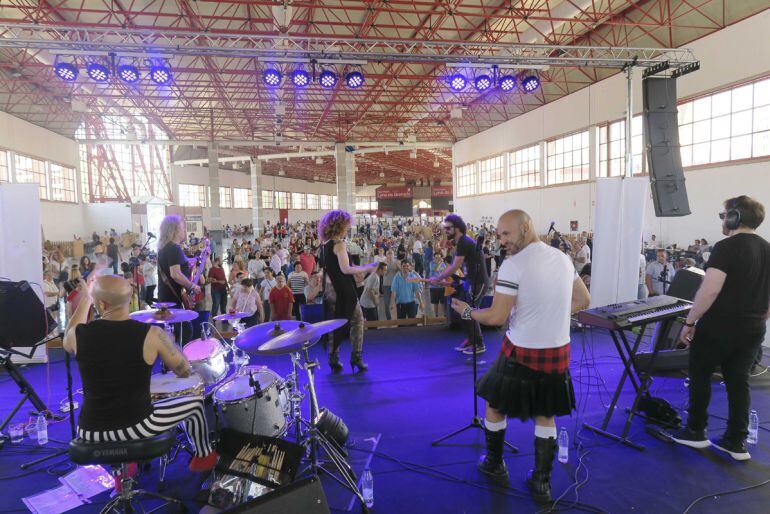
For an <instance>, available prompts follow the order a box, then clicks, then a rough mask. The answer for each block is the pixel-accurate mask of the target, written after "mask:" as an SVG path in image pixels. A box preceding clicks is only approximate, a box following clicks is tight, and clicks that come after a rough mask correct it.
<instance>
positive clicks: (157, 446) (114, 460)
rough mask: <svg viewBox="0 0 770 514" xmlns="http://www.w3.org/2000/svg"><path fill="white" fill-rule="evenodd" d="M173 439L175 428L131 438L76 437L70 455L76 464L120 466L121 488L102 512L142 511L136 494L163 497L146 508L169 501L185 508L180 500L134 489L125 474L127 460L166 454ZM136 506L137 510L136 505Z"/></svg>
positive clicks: (137, 460)
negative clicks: (96, 440)
mask: <svg viewBox="0 0 770 514" xmlns="http://www.w3.org/2000/svg"><path fill="white" fill-rule="evenodd" d="M175 442H176V430H170V431H168V432H164V433H163V434H160V435H157V436H155V437H148V438H146V439H137V440H134V441H120V442H114V441H109V442H101V443H92V442H87V441H84V440H82V439H80V438H78V439H73V440H72V441H70V445H69V456H70V460H72V462H74V463H75V464H81V465H88V464H108V465H110V466H117V467H120V468H121V470H122V474H121V477H122V478H121V481H122V485H123V491H122V492H121V493H120V494H118V495H117V496H115V497H114V498H113V499H112V500H110V501H109V502H108V503H107V505H105V506H104V508H103V509H102V510H101V512H102V513H107V512H137V511H138V512H144V510H143V509H142V506H141V504H140V503H139V500H138V498H139V497H148V498H156V499H159V500H164V501H165V503H163V504H162V505H161V506H159V507H156V508H154V509H152V510H150V511H147V512H155V511H158V510H160V509H163V508H164V507H166V506H167V505H169V504H174V505H176V506H177V507H178V508H179V509H180V510H182V511H184V510H185V507H184V504H183V503H182V502H181V501H180V500H177V499H174V498H170V497H168V496H163V495H161V494H158V493H154V492H150V491H144V490H142V489H133V485H134V480H133V478H130V477H129V476H128V464H129V463H130V462H144V461H148V460H151V459H154V458H156V457H160V456H162V455H165V454H167V453H168V452H169V451H170V450H171V447H172V446H173V445H174V443H175ZM137 506H138V510H137V509H136V507H137Z"/></svg>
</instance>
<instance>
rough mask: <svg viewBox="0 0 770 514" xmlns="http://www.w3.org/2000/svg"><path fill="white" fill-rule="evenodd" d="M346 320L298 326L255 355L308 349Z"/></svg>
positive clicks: (263, 346)
mask: <svg viewBox="0 0 770 514" xmlns="http://www.w3.org/2000/svg"><path fill="white" fill-rule="evenodd" d="M347 322H348V320H346V319H327V320H325V321H320V322H318V323H314V324H312V325H311V324H305V323H302V324H300V326H299V327H297V328H296V329H294V330H292V331H291V332H287V333H286V334H283V335H280V336H278V337H276V338H274V339H271V340H270V341H268V342H266V343H264V344H263V345H262V346H260V347H259V348H258V349H257V351H256V352H255V353H257V354H261V355H283V354H286V353H294V352H296V351H299V350H302V349H303V348H309V347H311V346H313V345H314V344H316V343H317V342H318V340H319V339H320V338H321V336H322V335H324V334H328V333H330V332H334V331H335V330H337V329H338V328H340V327H341V326H343V325H344V324H345V323H347Z"/></svg>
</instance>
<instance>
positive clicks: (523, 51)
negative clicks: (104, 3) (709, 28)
mask: <svg viewBox="0 0 770 514" xmlns="http://www.w3.org/2000/svg"><path fill="white" fill-rule="evenodd" d="M0 31H2V32H4V36H3V37H2V38H0V47H5V48H23V49H36V50H48V51H54V52H55V53H57V54H61V53H65V52H67V51H72V52H73V54H82V53H83V52H88V51H94V52H99V53H102V54H103V53H104V52H107V53H115V54H117V55H121V54H125V55H136V54H142V55H147V56H148V57H151V56H152V57H164V56H195V57H198V56H207V57H225V58H228V57H229V58H256V59H258V60H260V61H266V60H267V61H269V60H270V58H275V59H309V60H322V61H325V62H335V60H336V61H339V62H341V63H344V62H349V61H352V60H356V61H361V60H366V61H373V62H378V63H422V64H464V63H469V64H472V65H473V64H482V63H483V64H488V65H490V66H492V65H497V66H500V67H504V66H505V65H510V66H516V67H526V66H551V67H594V68H623V67H625V66H627V65H634V66H644V67H647V66H653V65H655V64H658V63H660V62H662V61H667V62H668V63H669V65H670V66H671V67H672V68H677V67H680V66H684V65H687V64H692V63H695V62H697V59H696V58H695V54H694V52H693V51H692V50H691V49H689V48H641V47H639V48H637V47H615V46H591V45H587V46H582V45H578V46H575V45H543V44H529V45H528V44H518V43H510V44H506V43H487V42H476V41H473V42H469V41H457V42H450V41H426V40H406V39H360V38H329V37H308V36H305V37H303V36H291V35H286V36H271V35H252V34H230V33H224V32H219V33H217V32H200V31H187V30H163V31H154V30H136V29H133V30H129V29H125V30H124V29H112V28H104V29H102V28H93V27H89V28H78V29H73V28H72V27H70V26H66V25H35V24H29V23H0Z"/></svg>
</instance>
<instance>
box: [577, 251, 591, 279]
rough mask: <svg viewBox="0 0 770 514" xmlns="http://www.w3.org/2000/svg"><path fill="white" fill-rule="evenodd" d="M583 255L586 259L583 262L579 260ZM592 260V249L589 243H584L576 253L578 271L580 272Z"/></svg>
mask: <svg viewBox="0 0 770 514" xmlns="http://www.w3.org/2000/svg"><path fill="white" fill-rule="evenodd" d="M580 257H582V258H583V259H585V260H584V261H583V262H578V259H579V258H580ZM590 262H591V249H590V248H588V245H585V244H584V245H583V246H582V247H581V248H580V250H578V252H577V255H575V269H576V270H577V272H578V273H580V272H581V271H582V270H583V266H585V265H586V264H588V263H590Z"/></svg>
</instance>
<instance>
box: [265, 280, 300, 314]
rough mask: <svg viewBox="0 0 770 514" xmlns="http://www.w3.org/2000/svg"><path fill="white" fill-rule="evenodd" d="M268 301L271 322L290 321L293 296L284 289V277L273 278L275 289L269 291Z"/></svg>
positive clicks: (289, 290) (289, 291)
mask: <svg viewBox="0 0 770 514" xmlns="http://www.w3.org/2000/svg"><path fill="white" fill-rule="evenodd" d="M268 301H269V302H270V319H271V321H277V320H282V319H291V310H292V307H293V305H294V295H293V294H292V293H291V289H289V288H288V287H286V277H285V276H283V275H278V276H277V277H275V287H274V288H273V289H271V290H270V296H269V297H268Z"/></svg>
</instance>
